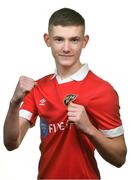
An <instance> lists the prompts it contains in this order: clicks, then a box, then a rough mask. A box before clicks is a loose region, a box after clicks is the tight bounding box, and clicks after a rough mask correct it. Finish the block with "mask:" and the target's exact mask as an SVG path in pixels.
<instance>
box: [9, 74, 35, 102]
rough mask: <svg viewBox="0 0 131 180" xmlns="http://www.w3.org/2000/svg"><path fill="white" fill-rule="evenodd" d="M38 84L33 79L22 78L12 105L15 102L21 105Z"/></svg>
mask: <svg viewBox="0 0 131 180" xmlns="http://www.w3.org/2000/svg"><path fill="white" fill-rule="evenodd" d="M36 84H37V83H36V82H35V81H34V80H33V79H31V78H29V77H26V76H21V77H20V78H19V81H18V84H17V86H16V89H15V92H14V95H13V97H12V99H11V102H12V103H13V102H14V103H17V104H19V103H21V102H22V100H23V98H24V96H25V95H26V94H27V93H28V92H30V91H31V90H32V88H33V87H34V86H35V85H36Z"/></svg>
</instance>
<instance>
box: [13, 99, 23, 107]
mask: <svg viewBox="0 0 131 180" xmlns="http://www.w3.org/2000/svg"><path fill="white" fill-rule="evenodd" d="M21 102H22V100H21V99H15V98H12V99H11V100H10V105H14V106H20V105H21Z"/></svg>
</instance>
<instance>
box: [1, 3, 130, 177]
mask: <svg viewBox="0 0 131 180" xmlns="http://www.w3.org/2000/svg"><path fill="white" fill-rule="evenodd" d="M62 7H70V8H74V9H75V10H77V11H78V12H80V13H81V14H82V15H83V16H84V18H85V20H86V24H87V27H86V33H88V34H89V36H90V41H89V44H88V46H87V47H86V49H85V50H84V51H83V54H82V58H81V59H82V62H85V63H88V64H89V66H90V69H92V70H93V71H94V72H95V73H96V74H97V75H99V76H101V77H102V78H103V79H106V80H107V81H109V82H110V83H111V84H112V85H113V86H114V88H115V89H116V90H117V92H118V94H119V96H120V105H121V118H122V121H123V126H124V129H125V138H126V143H127V147H128V154H127V161H126V164H125V165H124V166H122V167H121V168H120V169H119V168H118V169H117V168H115V167H113V166H112V165H110V164H109V163H107V162H105V161H104V160H103V159H102V158H101V157H100V156H99V155H98V154H97V153H96V158H97V160H98V166H99V169H100V172H101V176H102V179H103V180H116V179H119V180H123V179H131V175H130V167H131V152H130V150H131V141H130V125H131V122H130V121H131V110H130V109H131V81H130V77H131V72H130V65H129V63H130V61H131V26H130V24H131V19H130V17H131V5H130V0H99V1H98V0H85V1H84V0H77V1H76V0H48V1H46V0H21V1H20V0H4V1H2V0H1V1H0V133H1V134H0V179H1V180H8V179H10V180H23V179H28V180H35V179H36V176H37V166H38V160H39V156H40V153H39V143H40V140H39V136H40V134H39V121H38V123H37V125H36V127H34V128H32V129H31V130H30V131H29V132H28V134H27V135H26V138H25V139H24V141H23V143H22V145H21V146H20V147H19V149H18V150H15V151H12V152H9V151H7V150H6V149H5V147H4V145H3V124H4V119H5V116H6V113H7V109H8V104H9V100H10V98H11V96H12V94H13V92H14V89H15V86H16V83H17V81H18V79H19V76H20V75H26V76H29V77H32V78H33V79H39V78H41V77H43V76H45V75H46V74H49V73H51V72H53V71H54V69H55V64H54V60H53V58H52V56H51V53H50V49H48V48H47V47H46V45H45V44H44V42H43V39H42V36H43V33H44V32H47V23H48V19H49V17H50V15H51V14H52V13H53V12H54V11H55V10H57V9H59V8H62ZM63 163H65V162H63Z"/></svg>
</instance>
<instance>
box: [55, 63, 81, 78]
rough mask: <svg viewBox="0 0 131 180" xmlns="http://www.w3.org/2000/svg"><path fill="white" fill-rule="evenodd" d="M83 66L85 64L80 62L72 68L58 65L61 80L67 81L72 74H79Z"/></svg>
mask: <svg viewBox="0 0 131 180" xmlns="http://www.w3.org/2000/svg"><path fill="white" fill-rule="evenodd" d="M82 66H83V64H81V63H80V62H79V63H78V64H74V65H72V66H59V65H56V67H57V72H58V74H59V76H60V77H61V79H65V78H67V77H69V76H71V75H72V74H74V73H75V72H77V71H78V70H79V69H80V68H81V67H82Z"/></svg>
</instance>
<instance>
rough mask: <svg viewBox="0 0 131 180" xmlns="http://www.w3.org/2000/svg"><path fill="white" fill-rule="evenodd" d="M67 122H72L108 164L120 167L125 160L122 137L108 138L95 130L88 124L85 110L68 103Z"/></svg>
mask: <svg viewBox="0 0 131 180" xmlns="http://www.w3.org/2000/svg"><path fill="white" fill-rule="evenodd" d="M67 115H68V121H69V122H74V123H75V125H76V126H77V127H78V128H80V129H81V130H82V131H83V132H84V133H85V134H87V136H88V137H89V139H90V140H91V141H92V143H93V144H94V146H95V148H96V149H97V151H98V152H99V154H100V155H101V156H102V157H103V158H104V159H105V160H106V161H108V162H109V163H111V164H112V165H114V166H116V167H121V166H122V165H123V164H124V162H125V158H126V152H127V149H126V145H125V140H124V135H121V136H119V137H115V138H108V137H106V136H105V135H104V134H102V133H101V132H100V131H99V130H97V129H96V128H95V127H94V126H93V125H92V123H91V122H90V120H89V118H88V115H87V113H86V111H85V108H84V107H83V106H81V105H78V104H74V103H70V105H69V106H68V114H67Z"/></svg>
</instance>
